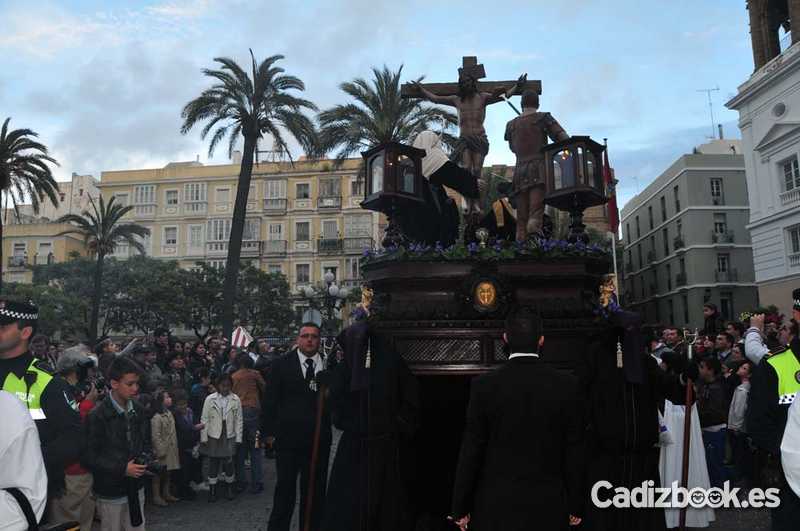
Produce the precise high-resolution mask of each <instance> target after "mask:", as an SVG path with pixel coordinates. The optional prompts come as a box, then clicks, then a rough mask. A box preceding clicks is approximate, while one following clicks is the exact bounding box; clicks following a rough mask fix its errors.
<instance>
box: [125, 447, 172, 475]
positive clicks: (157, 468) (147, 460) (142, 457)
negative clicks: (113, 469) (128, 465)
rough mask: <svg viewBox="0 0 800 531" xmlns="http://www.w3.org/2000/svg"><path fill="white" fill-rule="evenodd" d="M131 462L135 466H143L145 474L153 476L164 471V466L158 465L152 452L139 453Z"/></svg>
mask: <svg viewBox="0 0 800 531" xmlns="http://www.w3.org/2000/svg"><path fill="white" fill-rule="evenodd" d="M133 462H134V463H135V464H137V465H144V466H145V467H146V471H147V473H148V474H152V475H154V476H157V475H159V474H161V473H162V472H163V471H164V470H165V469H166V465H163V464H161V463H159V462H158V459H156V456H154V455H153V453H152V452H142V453H140V454H139V455H138V456H137V457H136V458H135V459H134V460H133Z"/></svg>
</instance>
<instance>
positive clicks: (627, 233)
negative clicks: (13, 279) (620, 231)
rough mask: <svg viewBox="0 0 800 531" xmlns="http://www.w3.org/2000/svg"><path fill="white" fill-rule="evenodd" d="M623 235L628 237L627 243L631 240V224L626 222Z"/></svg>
mask: <svg viewBox="0 0 800 531" xmlns="http://www.w3.org/2000/svg"><path fill="white" fill-rule="evenodd" d="M625 236H627V237H628V243H631V240H632V239H633V234H631V224H630V223H626V224H625Z"/></svg>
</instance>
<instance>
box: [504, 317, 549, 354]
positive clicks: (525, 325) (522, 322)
mask: <svg viewBox="0 0 800 531" xmlns="http://www.w3.org/2000/svg"><path fill="white" fill-rule="evenodd" d="M505 332H506V337H507V339H508V345H509V347H510V348H511V352H512V353H513V352H524V353H532V352H537V351H538V349H539V337H540V336H541V335H542V323H541V318H540V317H539V314H538V313H535V312H533V311H532V310H531V309H530V308H524V307H523V308H518V309H515V310H512V311H511V312H509V314H508V317H506V323H505Z"/></svg>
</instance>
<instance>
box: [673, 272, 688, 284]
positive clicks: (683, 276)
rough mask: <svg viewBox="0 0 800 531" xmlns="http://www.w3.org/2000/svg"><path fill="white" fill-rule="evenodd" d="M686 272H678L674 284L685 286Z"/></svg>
mask: <svg viewBox="0 0 800 531" xmlns="http://www.w3.org/2000/svg"><path fill="white" fill-rule="evenodd" d="M686 283H687V282H686V273H678V274H677V275H676V276H675V285H676V286H685V285H686Z"/></svg>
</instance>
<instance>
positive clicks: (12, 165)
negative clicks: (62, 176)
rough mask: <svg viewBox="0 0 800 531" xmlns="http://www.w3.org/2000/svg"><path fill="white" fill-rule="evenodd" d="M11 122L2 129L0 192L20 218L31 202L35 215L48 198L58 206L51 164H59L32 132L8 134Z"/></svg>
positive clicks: (0, 253)
mask: <svg viewBox="0 0 800 531" xmlns="http://www.w3.org/2000/svg"><path fill="white" fill-rule="evenodd" d="M10 121H11V118H6V120H5V122H3V127H2V129H0V192H2V193H4V194H6V197H10V198H11V202H12V204H13V206H14V211H15V212H17V214H19V205H20V204H21V203H22V202H24V201H25V200H26V199H29V200H30V202H31V206H32V207H33V212H34V214H38V213H39V205H40V204H41V202H42V201H44V200H45V198H47V199H49V200H50V202H51V203H53V205H58V195H56V192H58V183H57V182H56V180H55V179H54V178H53V174H52V172H51V171H50V166H48V163H50V164H54V165H56V166H58V162H56V160H55V159H54V158H53V157H51V156H50V155H48V153H47V147H46V146H45V145H44V144H42V143H40V142H37V141H36V140H34V139H35V138H36V137H37V136H39V135H37V134H36V133H35V132H33V131H31V130H30V129H13V130H11V131H9V130H8V124H9V122H10ZM3 215H5V212H3ZM3 215H0V242H2V239H3V219H2V218H3ZM2 282H3V247H2V245H0V288H2Z"/></svg>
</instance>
